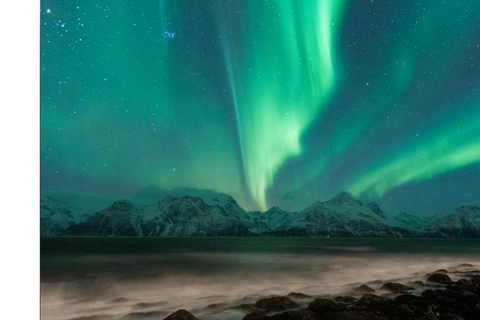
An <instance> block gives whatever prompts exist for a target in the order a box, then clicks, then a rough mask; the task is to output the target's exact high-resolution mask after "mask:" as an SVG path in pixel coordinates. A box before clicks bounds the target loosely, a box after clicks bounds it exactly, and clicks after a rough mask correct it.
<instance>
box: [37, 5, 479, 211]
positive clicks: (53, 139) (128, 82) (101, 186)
mask: <svg viewBox="0 0 480 320" xmlns="http://www.w3.org/2000/svg"><path fill="white" fill-rule="evenodd" d="M40 9H41V12H40V22H41V26H40V37H41V50H40V51H41V52H40V54H41V56H40V83H41V95H40V115H41V120H40V125H41V132H40V134H41V150H40V153H41V189H42V190H70V191H78V192H88V193H94V194H109V195H112V194H118V195H119V196H120V195H122V196H123V195H128V194H133V193H135V192H136V191H138V190H140V189H141V188H144V187H147V186H149V185H157V186H159V187H161V188H165V189H173V188H177V187H189V188H198V189H211V190H216V191H220V192H225V193H228V194H230V195H232V196H233V197H234V198H235V199H237V201H238V202H239V203H240V204H241V205H242V206H243V207H244V208H246V209H249V210H265V209H267V208H269V207H271V206H273V205H279V206H280V207H282V208H285V209H288V210H299V209H303V208H304V207H306V206H307V205H309V204H311V203H312V202H314V201H317V200H322V201H324V200H327V199H328V198H330V197H332V196H334V195H335V194H337V193H338V192H340V191H347V192H349V193H351V194H352V195H353V196H355V197H357V198H359V199H361V200H363V201H365V202H367V201H377V202H378V203H379V204H380V205H381V206H382V208H383V209H384V210H385V211H387V212H392V213H398V212H401V211H407V212H409V213H415V214H418V215H429V214H434V213H442V212H448V211H450V210H451V209H453V208H455V207H456V206H458V205H460V204H464V203H469V202H473V201H479V200H480V2H479V1H478V0H462V1H440V0H406V1H393V0H392V1H386V0H382V1H380V0H356V1H352V0H350V1H349V0H316V1H313V0H312V1H309V0H305V1H293V0H292V1H290V0H281V1H280V0H278V1H273V0H264V1H257V0H203V1H193V0H156V1H150V0H144V1H134V0H104V1H93V0H82V1H75V0H69V1H57V0H42V1H41V8H40Z"/></svg>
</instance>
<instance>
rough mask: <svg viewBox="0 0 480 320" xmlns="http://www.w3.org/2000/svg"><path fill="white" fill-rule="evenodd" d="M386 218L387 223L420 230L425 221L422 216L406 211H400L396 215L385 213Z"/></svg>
mask: <svg viewBox="0 0 480 320" xmlns="http://www.w3.org/2000/svg"><path fill="white" fill-rule="evenodd" d="M386 218H387V222H388V224H389V225H391V226H393V227H399V228H405V229H408V230H416V231H420V230H421V229H422V227H423V224H424V223H425V219H424V218H422V217H419V216H415V215H413V214H408V213H406V212H401V213H399V214H397V215H387V217H386Z"/></svg>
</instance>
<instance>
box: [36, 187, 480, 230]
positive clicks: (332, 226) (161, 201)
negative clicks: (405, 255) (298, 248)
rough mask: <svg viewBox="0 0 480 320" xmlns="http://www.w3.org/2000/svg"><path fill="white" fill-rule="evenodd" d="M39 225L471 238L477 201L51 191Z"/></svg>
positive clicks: (478, 220) (479, 224) (479, 214)
mask: <svg viewBox="0 0 480 320" xmlns="http://www.w3.org/2000/svg"><path fill="white" fill-rule="evenodd" d="M182 193H183V194H182ZM40 226H41V236H156V237H202V236H207V237H224V236H233V237H244V236H268V237H397V238H405V237H408V238H411V237H452V238H476V237H480V203H477V204H470V205H464V206H460V207H458V208H457V209H455V210H454V211H453V212H452V213H449V214H446V215H439V216H434V217H429V218H422V217H418V216H416V215H411V214H408V213H404V212H403V213H400V214H398V215H391V214H388V213H386V212H384V211H382V209H381V208H380V207H379V205H378V204H376V203H374V202H372V203H368V204H364V203H362V202H361V201H359V200H357V199H355V198H354V197H352V196H351V195H350V194H348V193H345V192H342V193H340V194H338V195H337V196H335V197H333V198H332V199H330V200H328V201H325V202H321V201H317V202H315V203H313V204H312V205H310V206H308V207H307V208H305V209H303V210H302V211H300V212H288V211H284V210H282V209H280V208H279V207H276V206H275V207H272V208H270V209H269V210H267V211H265V212H258V211H257V212H247V211H245V210H244V209H243V208H242V207H241V206H240V205H239V204H238V203H237V202H236V201H235V199H233V198H232V197H231V196H229V195H226V194H223V193H217V192H214V191H209V190H196V189H177V190H175V191H173V192H170V193H168V192H165V191H163V190H161V189H156V188H147V189H145V190H142V191H141V192H140V193H138V194H137V195H135V196H134V197H132V198H131V199H125V200H117V201H113V200H112V199H108V198H100V197H96V196H90V195H84V194H67V193H53V192H50V193H43V194H42V196H41V203H40Z"/></svg>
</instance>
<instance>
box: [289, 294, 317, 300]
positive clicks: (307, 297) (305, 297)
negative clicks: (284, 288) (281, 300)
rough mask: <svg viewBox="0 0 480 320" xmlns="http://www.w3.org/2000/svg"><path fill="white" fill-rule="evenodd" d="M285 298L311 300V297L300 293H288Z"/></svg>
mask: <svg viewBox="0 0 480 320" xmlns="http://www.w3.org/2000/svg"><path fill="white" fill-rule="evenodd" d="M287 297H288V298H290V299H298V300H301V299H309V298H311V296H308V295H306V294H303V293H300V292H290V293H289V294H287Z"/></svg>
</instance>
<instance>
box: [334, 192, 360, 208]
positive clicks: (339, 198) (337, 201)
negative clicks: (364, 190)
mask: <svg viewBox="0 0 480 320" xmlns="http://www.w3.org/2000/svg"><path fill="white" fill-rule="evenodd" d="M327 202H328V203H331V204H334V205H337V206H341V205H344V204H348V205H362V203H361V202H360V201H359V200H357V199H355V198H354V197H353V196H352V195H351V194H350V193H348V192H345V191H343V192H340V193H339V194H337V195H336V196H335V197H333V198H331V199H330V200H328V201H327Z"/></svg>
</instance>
